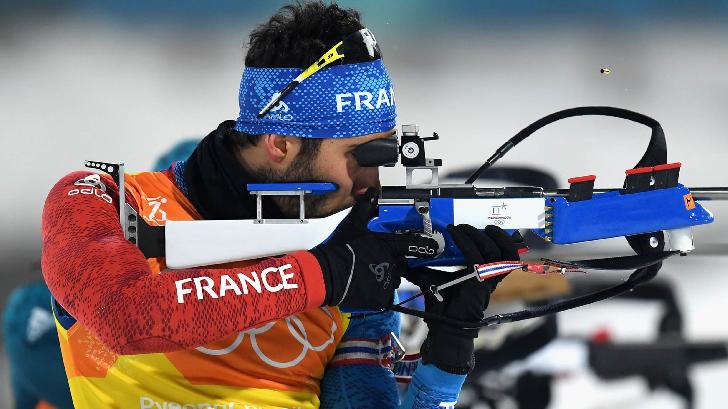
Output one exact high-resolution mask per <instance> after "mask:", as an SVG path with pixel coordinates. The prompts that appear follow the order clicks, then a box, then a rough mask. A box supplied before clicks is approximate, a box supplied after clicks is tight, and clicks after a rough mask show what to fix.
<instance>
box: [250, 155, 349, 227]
mask: <svg viewBox="0 0 728 409" xmlns="http://www.w3.org/2000/svg"><path fill="white" fill-rule="evenodd" d="M315 159H316V158H315V157H311V156H310V155H299V156H298V157H296V159H295V160H294V161H293V163H291V166H290V167H289V168H288V170H287V171H280V170H273V169H257V170H253V171H252V172H251V173H252V174H253V177H254V178H255V179H257V180H258V181H260V182H264V183H306V182H328V181H327V180H326V179H325V177H323V176H322V175H320V174H319V173H318V172H316V170H315V168H314V162H315ZM271 198H272V200H273V203H275V204H276V205H277V206H278V208H279V209H280V210H281V213H283V215H284V216H285V217H286V218H291V219H298V217H299V215H300V208H299V198H298V196H271ZM349 202H351V203H349ZM303 203H304V205H305V206H306V217H307V218H320V217H326V216H330V215H332V214H334V213H336V212H338V211H340V210H344V209H346V208H347V207H350V206H351V205H352V204H353V199H352V200H348V201H347V202H346V203H342V204H341V205H338V206H335V205H334V203H333V201H332V198H331V194H323V195H320V196H313V195H306V196H304V199H303Z"/></svg>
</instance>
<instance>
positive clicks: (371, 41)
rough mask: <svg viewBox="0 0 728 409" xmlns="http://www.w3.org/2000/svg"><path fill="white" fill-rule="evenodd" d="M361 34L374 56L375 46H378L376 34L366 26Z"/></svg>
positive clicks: (371, 55) (368, 49)
mask: <svg viewBox="0 0 728 409" xmlns="http://www.w3.org/2000/svg"><path fill="white" fill-rule="evenodd" d="M361 36H362V38H363V39H364V45H366V46H367V51H368V52H369V56H370V57H372V58H374V47H376V46H377V39H376V38H374V34H372V32H371V31H369V29H366V28H365V29H363V30H361Z"/></svg>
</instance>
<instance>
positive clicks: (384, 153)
mask: <svg viewBox="0 0 728 409" xmlns="http://www.w3.org/2000/svg"><path fill="white" fill-rule="evenodd" d="M352 153H353V155H354V158H356V161H357V162H358V163H359V166H361V167H374V166H394V165H396V164H397V161H398V160H399V141H398V140H397V137H396V136H390V137H388V138H381V139H375V140H373V141H369V142H367V143H363V144H361V145H359V146H357V147H356V149H354V151H353V152H352Z"/></svg>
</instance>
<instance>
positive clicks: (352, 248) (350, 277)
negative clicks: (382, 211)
mask: <svg viewBox="0 0 728 409" xmlns="http://www.w3.org/2000/svg"><path fill="white" fill-rule="evenodd" d="M374 195H375V191H374V190H373V189H370V190H369V191H368V192H367V193H366V194H365V195H363V196H362V197H360V198H359V199H358V200H357V203H356V204H355V205H354V207H353V208H352V210H351V212H350V213H349V215H348V216H347V217H346V218H345V219H344V220H343V221H342V222H341V224H340V225H339V226H338V227H337V229H336V231H334V233H333V234H332V236H331V237H330V238H329V240H328V241H327V242H326V243H324V244H320V245H318V246H316V247H315V248H313V249H312V250H311V253H312V254H313V255H314V256H315V257H316V259H317V260H318V262H319V264H320V265H321V271H322V272H323V278H324V285H325V286H326V297H325V298H324V304H323V305H329V306H340V307H345V308H349V309H361V310H377V309H381V308H385V307H389V306H390V305H392V301H393V299H394V290H395V289H397V287H399V283H400V277H401V276H402V275H403V274H404V273H405V272H406V271H407V260H406V258H405V257H406V256H415V257H434V256H435V255H436V254H437V242H436V241H435V240H433V239H431V238H427V237H423V236H418V235H414V234H386V233H372V232H370V231H369V230H368V229H367V223H368V222H369V220H370V219H371V218H372V217H374V216H375V212H376V204H375V203H374Z"/></svg>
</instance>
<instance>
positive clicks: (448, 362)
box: [407, 224, 520, 375]
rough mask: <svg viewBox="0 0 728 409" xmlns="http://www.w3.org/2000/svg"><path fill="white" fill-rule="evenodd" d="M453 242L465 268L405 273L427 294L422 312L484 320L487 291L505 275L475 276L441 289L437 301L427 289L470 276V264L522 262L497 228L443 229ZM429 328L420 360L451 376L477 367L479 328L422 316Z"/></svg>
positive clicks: (471, 320) (447, 316)
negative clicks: (457, 325) (482, 278)
mask: <svg viewBox="0 0 728 409" xmlns="http://www.w3.org/2000/svg"><path fill="white" fill-rule="evenodd" d="M447 230H448V232H449V233H450V235H451V236H452V238H453V240H454V241H455V244H456V245H457V246H458V248H459V249H460V251H461V252H462V253H463V256H464V258H465V263H466V268H465V269H463V270H460V271H458V272H456V273H446V272H443V271H437V270H431V269H418V270H416V271H412V272H410V273H409V274H408V275H407V279H408V280H410V281H412V282H413V283H415V284H417V285H418V286H420V288H421V289H422V291H423V292H424V293H425V310H426V311H428V312H431V313H434V314H438V315H440V316H442V317H446V318H451V319H455V320H461V321H468V322H477V321H480V320H482V319H483V318H484V316H483V312H484V311H485V309H486V308H487V307H488V303H489V301H490V294H491V293H492V292H493V291H495V287H496V285H497V284H498V282H500V280H502V279H503V278H504V277H505V275H502V276H497V277H493V278H490V279H487V280H484V281H478V279H476V278H472V279H470V280H466V281H464V282H462V283H460V284H456V285H454V286H452V287H448V288H446V289H443V290H442V291H441V292H440V294H441V295H442V297H443V299H444V300H443V301H438V300H437V299H436V298H435V297H434V296H433V295H432V293H431V292H430V291H429V289H430V286H431V285H438V284H442V283H445V282H447V281H450V280H453V279H455V278H458V277H462V276H463V275H466V274H471V273H472V272H473V271H474V265H478V264H484V263H492V262H495V261H516V260H520V258H519V256H518V249H517V246H516V244H515V243H514V241H513V239H512V238H511V237H510V236H509V235H508V234H507V233H506V232H504V231H503V230H501V229H500V228H498V227H496V226H487V227H486V228H485V230H484V231H480V230H478V229H476V228H475V227H473V226H470V225H467V224H460V225H458V226H453V225H450V226H448V228H447ZM425 322H426V323H427V326H428V328H429V332H428V334H427V338H426V339H425V341H424V342H423V343H422V347H421V348H420V354H421V356H422V361H423V362H424V363H432V364H434V365H435V366H437V367H438V368H440V369H442V370H443V371H446V372H450V373H454V374H461V375H462V374H467V373H469V372H470V371H471V370H472V369H473V366H474V365H475V358H474V356H473V349H474V339H475V338H477V337H478V329H464V328H458V327H455V326H452V325H448V324H446V323H443V322H438V321H434V320H425Z"/></svg>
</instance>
